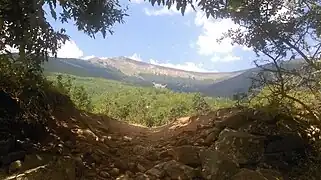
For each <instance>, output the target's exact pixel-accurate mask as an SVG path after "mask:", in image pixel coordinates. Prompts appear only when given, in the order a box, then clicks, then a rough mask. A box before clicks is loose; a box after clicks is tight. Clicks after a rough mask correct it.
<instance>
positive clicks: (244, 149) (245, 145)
mask: <svg viewBox="0 0 321 180" xmlns="http://www.w3.org/2000/svg"><path fill="white" fill-rule="evenodd" d="M215 149H216V150H218V151H219V152H221V153H223V154H226V155H227V156H229V157H230V158H232V159H234V160H236V162H237V163H239V164H255V163H258V162H259V161H260V160H261V159H262V158H263V155H264V137H260V136H254V135H252V134H248V133H245V132H238V131H234V130H231V129H224V130H223V131H222V132H221V133H220V135H219V138H218V140H217V141H216V142H215Z"/></svg>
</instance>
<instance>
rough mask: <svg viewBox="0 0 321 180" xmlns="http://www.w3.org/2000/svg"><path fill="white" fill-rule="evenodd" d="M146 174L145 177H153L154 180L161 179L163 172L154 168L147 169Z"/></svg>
mask: <svg viewBox="0 0 321 180" xmlns="http://www.w3.org/2000/svg"><path fill="white" fill-rule="evenodd" d="M146 174H147V175H151V176H154V177H156V178H161V177H163V176H164V174H165V172H164V171H162V170H161V169H159V168H156V167H154V168H152V169H149V170H148V171H146Z"/></svg>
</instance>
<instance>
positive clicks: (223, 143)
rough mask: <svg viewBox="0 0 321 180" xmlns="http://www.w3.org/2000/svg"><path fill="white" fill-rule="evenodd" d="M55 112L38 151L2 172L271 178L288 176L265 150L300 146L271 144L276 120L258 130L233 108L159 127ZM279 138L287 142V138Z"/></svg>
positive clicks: (142, 179)
mask: <svg viewBox="0 0 321 180" xmlns="http://www.w3.org/2000/svg"><path fill="white" fill-rule="evenodd" d="M55 114H56V115H54V117H53V120H52V121H51V123H50V125H49V126H50V128H51V129H52V130H53V133H52V135H51V136H49V137H48V138H46V139H45V140H44V142H43V143H42V146H41V147H42V151H37V152H34V153H31V154H28V155H27V157H28V158H26V160H25V162H23V164H22V168H20V170H19V171H17V172H16V173H14V174H12V175H11V176H7V177H4V179H19V178H20V179H21V178H23V177H24V178H27V179H35V180H38V179H39V180H45V179H48V180H49V179H50V180H58V179H59V180H60V179H61V180H63V179H66V180H67V179H68V180H69V179H70V180H73V179H77V180H78V179H81V180H87V179H88V180H91V179H107V180H108V179H110V180H112V179H122V180H126V179H132V180H149V179H150V180H153V179H186V180H188V179H213V180H221V179H222V180H225V179H234V180H237V179H240V180H241V179H251V178H254V179H258V180H260V179H262V180H264V179H268V180H270V179H271V180H273V179H275V180H277V178H279V179H280V178H283V179H286V178H287V176H286V173H285V172H287V171H288V169H287V168H288V167H286V164H284V165H283V164H281V160H277V162H270V161H268V160H269V158H268V159H267V157H269V156H271V155H273V154H275V153H279V152H281V153H284V152H285V151H286V152H290V151H291V152H292V151H293V152H294V151H295V152H300V148H301V149H302V148H306V147H304V146H305V144H302V143H301V144H300V143H297V142H296V144H297V145H296V146H293V147H292V148H290V149H289V148H288V149H282V147H281V149H280V147H279V149H276V148H277V147H278V145H277V143H279V144H280V142H277V141H276V140H270V139H268V137H269V136H270V135H272V134H273V135H274V136H280V137H281V136H283V134H280V133H278V130H279V129H280V128H279V127H274V126H271V125H269V123H268V120H266V121H263V123H266V124H264V126H263V127H264V128H263V129H264V131H263V132H261V130H262V126H261V124H260V123H258V122H257V121H256V120H257V118H258V117H259V116H260V119H262V118H263V117H262V115H254V114H255V113H253V112H251V113H249V112H246V113H245V112H242V111H241V110H239V109H236V108H234V109H232V108H231V109H223V110H220V111H216V112H212V113H210V114H208V115H206V116H194V117H183V118H180V119H178V120H177V121H175V122H173V123H171V124H168V125H165V126H162V127H158V128H146V127H141V126H135V125H130V124H127V123H124V122H121V121H118V120H114V119H111V118H108V117H105V116H99V115H93V114H86V113H84V112H79V111H78V110H75V109H71V110H70V109H69V110H64V111H61V112H56V113H55ZM266 119H268V118H266ZM58 122H59V123H58ZM253 125H255V126H254V128H253ZM269 126H271V127H269ZM281 128H283V127H281ZM265 130H269V131H266V132H265ZM270 130H271V132H270ZM258 131H260V133H261V135H257V134H258V133H259V132H258ZM272 131H273V132H272ZM291 132H292V130H288V132H287V134H289V133H291ZM264 133H268V134H264ZM290 141H291V142H290ZM281 143H283V144H284V143H291V144H293V138H292V139H291V140H288V141H287V140H284V141H283V142H281ZM267 152H268V153H267ZM39 156H40V158H39ZM35 159H37V163H35ZM284 161H286V160H284ZM273 163H276V164H273ZM276 170H277V171H276Z"/></svg>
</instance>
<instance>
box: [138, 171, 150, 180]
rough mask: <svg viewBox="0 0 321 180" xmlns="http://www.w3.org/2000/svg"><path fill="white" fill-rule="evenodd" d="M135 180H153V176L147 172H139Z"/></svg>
mask: <svg viewBox="0 0 321 180" xmlns="http://www.w3.org/2000/svg"><path fill="white" fill-rule="evenodd" d="M135 180H151V178H150V177H149V176H148V175H147V174H144V173H141V172H139V173H137V174H136V177H135Z"/></svg>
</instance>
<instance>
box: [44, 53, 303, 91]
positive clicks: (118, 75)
mask: <svg viewBox="0 0 321 180" xmlns="http://www.w3.org/2000/svg"><path fill="white" fill-rule="evenodd" d="M291 64H295V66H297V63H291ZM266 66H267V65H266ZM44 70H45V72H59V73H67V74H72V75H76V76H82V77H100V78H106V79H111V80H116V81H121V82H126V83H130V84H133V85H137V86H153V85H154V83H157V84H162V85H166V88H168V89H171V90H174V91H178V92H201V93H203V94H204V95H207V96H212V97H231V96H232V95H234V94H236V93H242V92H246V91H247V90H248V89H249V87H250V86H251V79H250V78H251V77H253V76H254V74H256V73H258V72H259V71H260V68H251V69H246V70H242V71H234V72H209V73H208V72H191V71H185V70H179V69H174V68H169V67H163V66H159V65H154V64H149V63H146V62H141V61H136V60H133V59H130V58H127V57H123V56H122V57H113V58H103V59H102V58H96V57H94V58H91V59H87V60H83V59H74V58H50V59H49V61H48V62H46V63H45V64H44Z"/></svg>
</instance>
